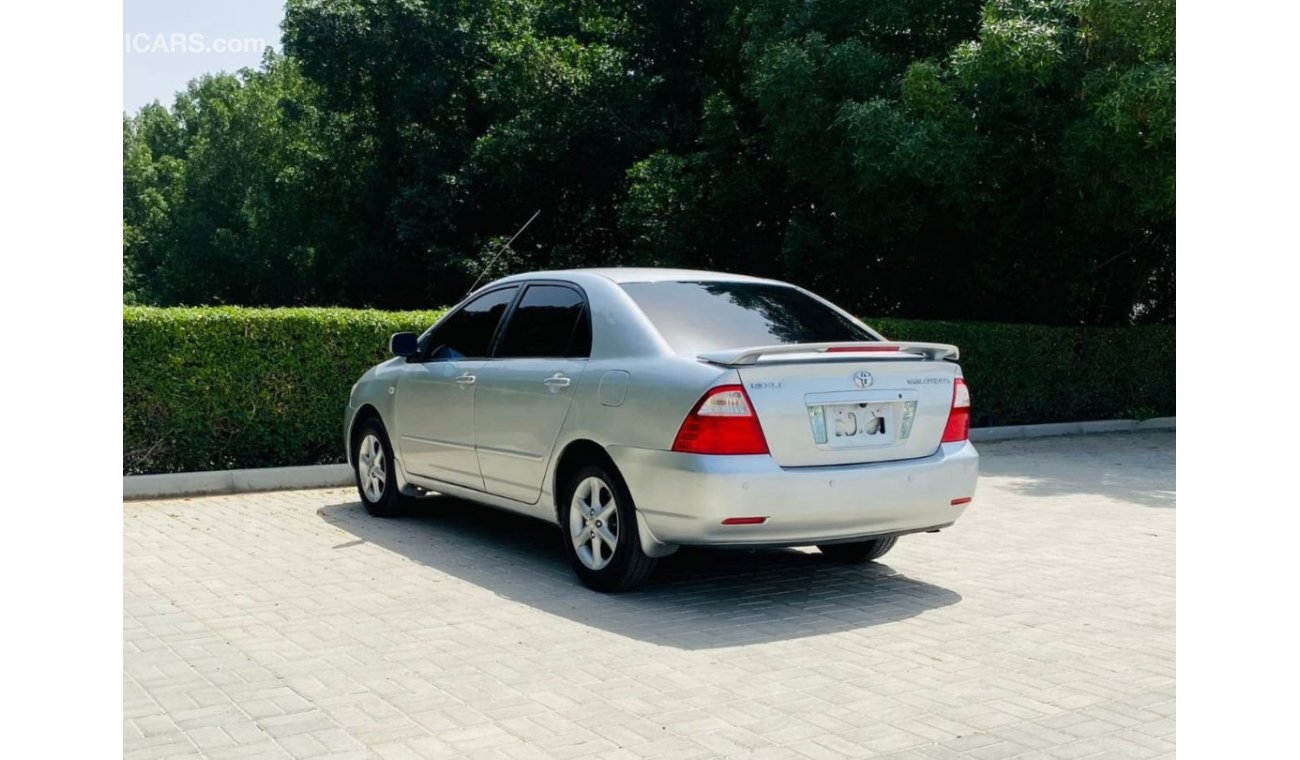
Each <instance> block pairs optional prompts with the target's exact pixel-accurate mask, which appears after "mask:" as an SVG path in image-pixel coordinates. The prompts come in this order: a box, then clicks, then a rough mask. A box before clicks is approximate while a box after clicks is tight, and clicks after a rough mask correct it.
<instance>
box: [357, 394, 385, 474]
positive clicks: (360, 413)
mask: <svg viewBox="0 0 1300 760" xmlns="http://www.w3.org/2000/svg"><path fill="white" fill-rule="evenodd" d="M368 420H378V421H379V424H380V425H383V426H384V431H385V432H387V431H388V426H387V425H384V416H383V415H382V414H380V413H379V410H378V409H377V408H375V405H374V404H370V403H365V404H362V405H361V406H359V407H357V411H356V412H355V413H354V414H353V415H352V422H350V423H349V424H348V452H347V456H348V464H349V465H350V464H353V461H352V452H353V451H354V450H355V449H356V447H357V434H358V433H360V432H361V424H362V423H363V422H366V421H368Z"/></svg>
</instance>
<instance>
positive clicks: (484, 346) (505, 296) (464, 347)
mask: <svg viewBox="0 0 1300 760" xmlns="http://www.w3.org/2000/svg"><path fill="white" fill-rule="evenodd" d="M516 290H518V288H503V289H501V290H494V291H492V292H491V293H485V294H483V295H481V296H479V297H478V298H475V299H474V300H473V301H470V302H469V303H467V304H465V306H463V307H462V308H461V309H460V311H458V312H456V313H455V314H452V315H451V316H450V317H448V318H447V321H445V322H443V323H442V324H440V325H438V327H437V329H435V330H434V331H433V335H432V336H431V339H430V341H429V345H430V346H432V348H433V353H432V354H430V356H429V358H430V359H432V360H434V361H443V360H448V359H464V358H478V357H484V356H487V352H488V344H490V343H491V342H492V333H494V332H496V329H497V323H498V322H500V321H501V315H502V314H504V313H505V311H506V307H507V306H509V305H510V302H511V301H513V300H514V298H515V291H516Z"/></svg>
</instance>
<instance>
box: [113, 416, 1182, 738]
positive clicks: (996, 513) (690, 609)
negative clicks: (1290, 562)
mask: <svg viewBox="0 0 1300 760" xmlns="http://www.w3.org/2000/svg"><path fill="white" fill-rule="evenodd" d="M980 450H981V453H982V454H983V457H984V458H983V461H982V465H983V473H984V474H983V476H982V477H981V480H980V485H979V490H978V492H977V494H976V499H975V503H974V505H973V506H972V507H971V509H970V510H969V511H968V512H967V514H966V516H965V517H964V518H963V519H962V520H961V521H959V522H958V524H957V525H956V526H955V527H954V528H951V529H948V530H945V531H944V532H942V533H940V534H936V535H919V536H908V537H905V538H903V539H902V540H900V542H899V544H898V546H897V547H896V548H895V549H894V550H893V551H892V552H891V553H890V554H888V555H887V556H885V557H884V558H883V560H882V561H881V562H878V563H875V564H871V565H865V566H847V567H846V566H842V565H834V564H830V563H828V562H826V561H824V560H823V559H822V558H821V557H820V556H818V555H817V553H816V552H815V550H807V551H803V550H780V551H762V552H755V553H739V552H721V551H689V552H687V551H684V552H682V553H680V554H678V555H677V556H675V557H672V558H670V559H668V560H666V561H665V562H663V563H661V565H660V569H659V571H658V573H657V574H656V576H655V577H654V578H653V579H652V581H651V585H650V586H649V587H647V588H646V589H645V590H644V591H642V592H639V593H635V594H628V595H621V596H602V595H599V594H595V593H592V592H589V591H586V590H585V589H583V588H582V587H581V586H579V585H578V584H577V582H576V580H575V579H574V577H573V575H572V573H571V571H570V570H569V568H568V566H567V565H566V564H565V562H564V559H563V557H562V555H561V553H560V551H559V549H558V546H557V544H558V541H559V534H558V530H556V529H553V528H550V527H548V526H546V525H544V524H542V523H539V522H533V521H530V520H527V519H526V518H521V517H514V516H511V515H508V514H505V513H501V512H496V511H493V510H489V509H486V508H480V507H476V506H473V505H470V504H467V503H464V502H460V501H455V500H452V499H447V498H442V497H435V498H433V499H430V500H428V501H426V502H423V503H421V504H420V505H419V507H418V508H417V509H416V510H415V511H414V513H413V514H412V515H411V516H409V517H406V518H402V519H398V520H378V519H375V518H371V517H368V516H367V515H366V514H365V512H364V511H363V510H362V508H361V506H360V505H359V504H358V502H357V499H356V496H355V493H354V492H353V491H351V490H343V489H331V490H317V491H297V492H281V493H268V494H255V495H239V496H221V497H211V498H196V499H185V500H174V501H156V502H132V503H128V504H125V505H124V507H123V518H124V550H125V588H124V609H123V618H124V620H123V625H124V634H125V652H124V674H123V675H124V678H123V680H124V684H123V689H124V710H125V747H124V750H125V754H126V756H127V757H129V758H138V759H139V760H145V759H146V758H178V757H213V758H251V757H258V758H261V757H268V758H270V757H312V758H316V757H331V758H333V757H338V758H343V757H384V758H407V757H410V758H416V757H483V758H533V757H536V758H550V757H554V758H577V757H599V758H647V757H655V758H660V757H665V758H697V757H698V758H714V757H755V758H778V757H793V758H802V757H809V758H840V757H878V758H890V759H891V760H903V758H908V759H911V758H916V759H918V760H920V759H923V758H931V759H942V758H956V757H971V758H977V759H980V760H994V759H995V758H1013V757H1036V758H1037V757H1042V758H1085V757H1135V758H1136V757H1172V756H1173V753H1174V721H1175V718H1174V712H1175V711H1174V501H1175V499H1174V435H1173V434H1172V433H1138V434H1123V435H1104V436H1087V437H1073V438H1058V439H1040V440H1035V441H1016V442H1005V443H989V444H984V445H982V446H980Z"/></svg>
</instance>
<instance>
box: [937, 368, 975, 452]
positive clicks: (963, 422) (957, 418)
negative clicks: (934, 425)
mask: <svg viewBox="0 0 1300 760" xmlns="http://www.w3.org/2000/svg"><path fill="white" fill-rule="evenodd" d="M967 438H970V389H969V388H967V387H966V381H965V380H962V379H961V378H960V377H959V378H957V379H956V380H953V384H952V409H950V410H949V411H948V425H947V426H946V427H944V429H943V442H944V443H953V442H954V441H964V440H966V439H967Z"/></svg>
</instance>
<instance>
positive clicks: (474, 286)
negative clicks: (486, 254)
mask: <svg viewBox="0 0 1300 760" xmlns="http://www.w3.org/2000/svg"><path fill="white" fill-rule="evenodd" d="M540 213H542V210H541V209H540V208H539V209H537V210H536V211H534V212H533V215H532V216H530V217H528V221H526V222H524V226H522V227H520V228H519V231H518V232H516V233H515V234H514V236H513V237H511V238H510V239H509V240H507V241H506V244H505V245H503V246H501V250H499V251H497V255H495V256H493V257H492V260H491V261H489V262H488V263H487V266H485V267H483V271H481V272H479V273H478V278H476V279H475V280H474V284H473V285H470V286H469V290H468V291H467V292H466V293H465V295H466V296H468V295H469V294H470V293H473V292H474V288H477V287H478V284H479V281H480V280H482V279H483V275H485V274H487V273H488V270H489V269H491V268H492V265H493V264H495V263H497V259H499V258H501V254H503V253H505V252H506V249H507V248H509V247H510V244H511V243H513V242H515V238H517V237H519V236H520V235H522V234H523V232H524V230H526V229H528V225H530V224H532V223H533V220H534V219H536V218H537V215H538V214H540Z"/></svg>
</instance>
